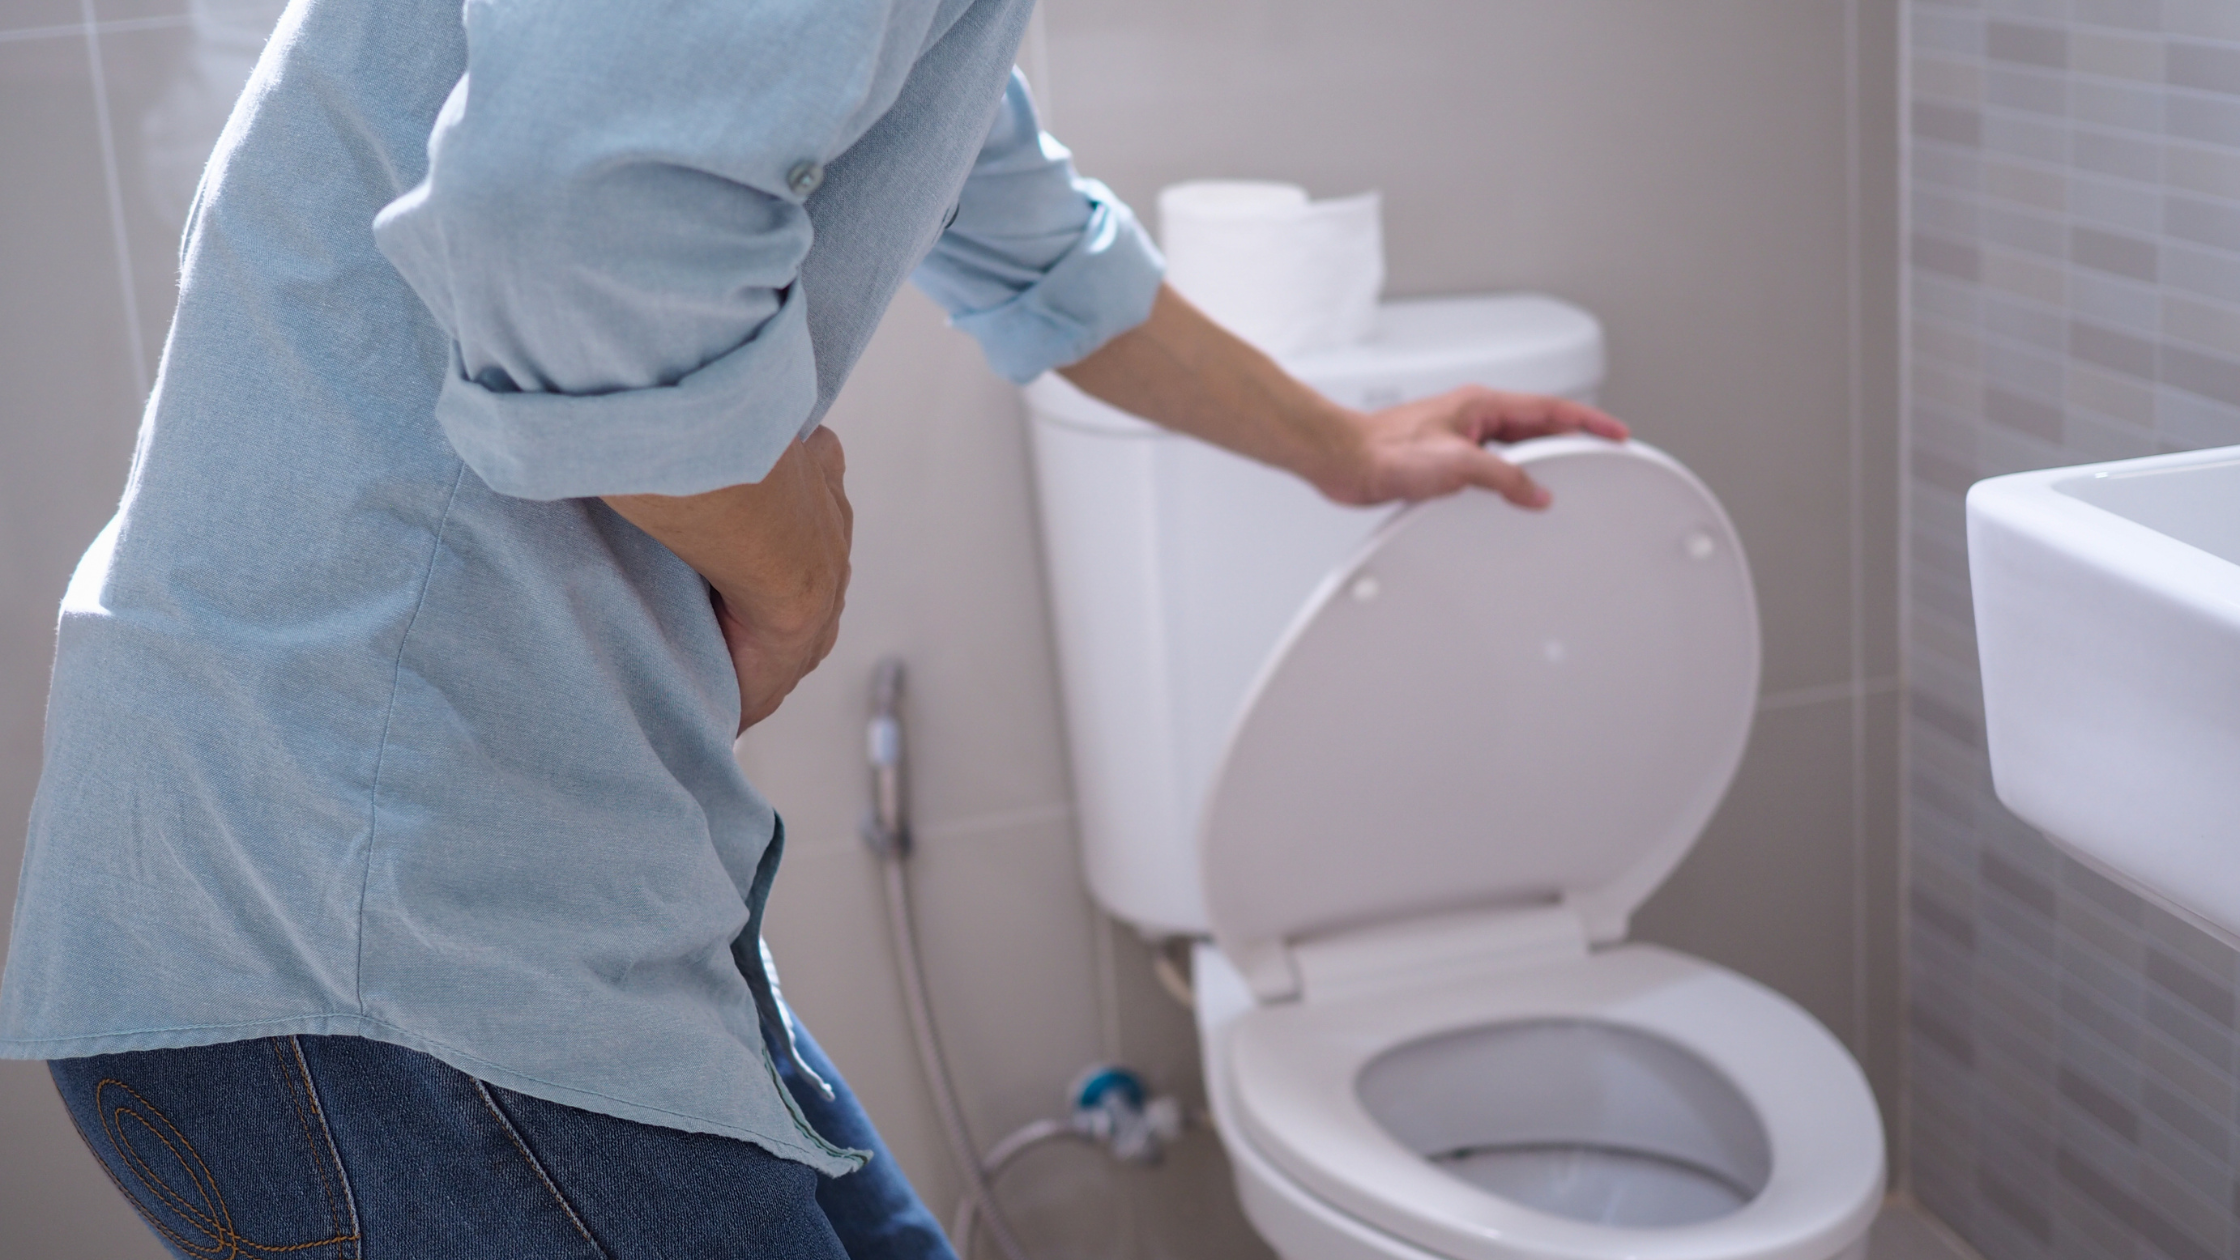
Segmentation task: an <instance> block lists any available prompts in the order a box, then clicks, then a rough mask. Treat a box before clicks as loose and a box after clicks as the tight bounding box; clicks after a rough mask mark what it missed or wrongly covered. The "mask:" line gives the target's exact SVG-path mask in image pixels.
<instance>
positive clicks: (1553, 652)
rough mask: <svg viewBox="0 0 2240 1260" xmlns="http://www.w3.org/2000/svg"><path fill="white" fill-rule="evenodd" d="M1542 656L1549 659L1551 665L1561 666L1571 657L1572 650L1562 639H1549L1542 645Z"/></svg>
mask: <svg viewBox="0 0 2240 1260" xmlns="http://www.w3.org/2000/svg"><path fill="white" fill-rule="evenodd" d="M1540 655H1542V656H1545V657H1547V658H1548V663H1549V664H1550V665H1561V664H1563V662H1564V660H1565V659H1566V658H1568V657H1569V656H1570V655H1571V649H1570V648H1567V647H1565V646H1564V645H1563V640H1561V639H1549V640H1548V641H1547V642H1545V643H1542V644H1541V645H1540Z"/></svg>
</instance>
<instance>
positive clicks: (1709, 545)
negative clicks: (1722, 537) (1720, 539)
mask: <svg viewBox="0 0 2240 1260" xmlns="http://www.w3.org/2000/svg"><path fill="white" fill-rule="evenodd" d="M1680 545H1681V546H1682V547H1684V548H1686V549H1687V552H1688V558H1689V559H1690V560H1709V559H1710V558H1711V553H1712V552H1714V551H1717V550H1718V549H1719V544H1717V543H1715V542H1713V541H1711V535H1709V534H1707V533H1704V532H1703V531H1702V530H1700V529H1699V530H1696V531H1694V532H1692V533H1690V534H1689V535H1688V536H1687V538H1685V539H1684V540H1682V541H1681V543H1680Z"/></svg>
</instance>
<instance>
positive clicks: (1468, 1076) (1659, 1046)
mask: <svg viewBox="0 0 2240 1260" xmlns="http://www.w3.org/2000/svg"><path fill="white" fill-rule="evenodd" d="M1355 1087H1356V1089H1357V1091H1358V1093H1359V1095H1360V1098H1361V1101H1362V1103H1363V1105H1364V1106H1365V1107H1366V1108H1367V1110H1368V1112H1369V1114H1370V1115H1371V1116H1372V1117H1374V1118H1375V1119H1376V1120H1377V1122H1378V1123H1379V1124H1381V1125H1383V1126H1384V1128H1385V1131H1386V1132H1388V1133H1390V1134H1391V1135H1392V1136H1393V1137H1395V1138H1397V1139H1399V1140H1400V1142H1401V1143H1402V1144H1403V1145H1405V1146H1407V1147H1408V1148H1409V1149H1410V1150H1412V1151H1414V1152H1416V1153H1417V1154H1418V1155H1420V1156H1422V1157H1423V1158H1424V1159H1425V1160H1426V1161H1428V1162H1429V1163H1431V1164H1432V1165H1434V1166H1435V1167H1437V1168H1439V1169H1440V1170H1441V1171H1443V1172H1446V1173H1448V1174H1449V1175H1451V1176H1454V1177H1457V1178H1460V1179H1461V1180H1463V1181H1467V1182H1469V1183H1470V1184H1472V1185H1474V1186H1477V1187H1478V1188H1480V1189H1482V1190H1486V1191H1489V1192H1491V1193H1494V1194H1498V1195H1500V1196H1501V1197H1503V1198H1505V1199H1508V1200H1510V1201H1512V1202H1515V1203H1520V1204H1523V1205H1524V1206H1526V1207H1530V1208H1535V1209H1537V1210H1539V1211H1543V1212H1547V1213H1550V1214H1552V1215H1556V1216H1563V1217H1568V1218H1570V1219H1573V1220H1581V1221H1592V1222H1595V1223H1597V1224H1605V1225H1622V1226H1632V1227H1637V1228H1665V1227H1671V1226H1677V1225H1687V1224H1693V1223H1696V1222H1698V1221H1707V1220H1712V1219H1715V1218H1717V1217H1721V1216H1725V1215H1727V1214H1728V1213H1730V1212H1733V1211H1735V1210H1736V1209H1738V1208H1740V1207H1742V1206H1743V1205H1744V1204H1746V1203H1748V1202H1749V1201H1750V1200H1751V1199H1752V1198H1753V1197H1755V1196H1756V1195H1757V1193H1758V1191H1760V1190H1762V1189H1764V1188H1765V1184H1766V1180H1767V1177H1768V1175H1769V1174H1770V1172H1771V1156H1770V1151H1769V1150H1768V1147H1767V1144H1766V1137H1765V1129H1764V1126H1763V1125H1762V1124H1761V1123H1760V1122H1759V1120H1758V1117H1757V1115H1756V1113H1755V1112H1754V1111H1753V1110H1752V1109H1751V1107H1750V1104H1749V1103H1748V1101H1746V1100H1745V1099H1744V1098H1743V1097H1742V1095H1741V1093H1740V1092H1739V1091H1738V1090H1737V1089H1736V1088H1735V1087H1734V1085H1733V1084H1732V1083H1731V1082H1729V1081H1728V1080H1726V1079H1725V1078H1724V1077H1722V1076H1721V1075H1719V1073H1718V1072H1717V1071H1715V1070H1713V1069H1712V1068H1711V1067H1710V1066H1709V1065H1708V1064H1706V1063H1704V1062H1703V1061H1701V1060H1699V1059H1697V1058H1696V1057H1695V1056H1694V1055H1692V1054H1689V1053H1688V1052H1687V1051H1685V1050H1683V1049H1681V1048H1680V1047H1678V1046H1676V1045H1674V1044H1672V1043H1671V1042H1669V1041H1666V1040H1664V1039H1662V1038H1660V1037H1656V1036H1652V1035H1650V1034H1649V1033H1647V1032H1644V1031H1641V1030H1639V1029H1634V1028H1627V1027H1623V1026H1620V1025H1617V1024H1609V1023H1601V1022H1597V1021H1592V1020H1576V1019H1571V1020H1531V1021H1524V1022H1519V1023H1505V1024H1493V1025H1486V1026H1481V1027H1476V1028H1465V1029H1459V1030H1456V1031H1452V1032H1447V1033H1443V1034H1440V1035H1438V1036H1435V1037H1428V1038H1425V1039H1423V1040H1421V1041H1415V1042H1411V1043H1408V1044H1406V1045H1402V1046H1399V1047H1396V1048H1394V1049H1392V1050H1390V1051H1387V1052H1386V1053H1384V1054H1383V1055H1381V1056H1379V1057H1378V1058H1376V1059H1374V1060H1372V1061H1371V1062H1370V1063H1369V1064H1368V1066H1367V1067H1365V1068H1364V1069H1363V1070H1362V1072H1361V1075H1360V1077H1359V1078H1358V1080H1357V1081H1356V1082H1355Z"/></svg>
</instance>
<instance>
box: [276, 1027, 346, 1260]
mask: <svg viewBox="0 0 2240 1260" xmlns="http://www.w3.org/2000/svg"><path fill="white" fill-rule="evenodd" d="M288 1048H289V1049H291V1050H293V1051H295V1056H296V1071H297V1072H298V1073H299V1074H300V1075H301V1076H302V1077H303V1100H304V1102H306V1103H308V1104H310V1106H311V1118H312V1119H314V1120H316V1121H318V1122H319V1136H320V1137H321V1138H324V1139H325V1140H326V1144H327V1158H328V1159H330V1160H333V1161H334V1178H335V1180H336V1181H338V1182H340V1183H342V1210H343V1211H345V1212H348V1213H349V1214H350V1233H349V1235H348V1236H349V1238H350V1240H351V1241H353V1242H357V1241H361V1240H360V1239H359V1237H358V1236H359V1234H360V1233H361V1232H362V1231H361V1230H360V1228H359V1225H358V1198H357V1196H356V1195H354V1194H352V1193H350V1170H349V1169H347V1168H344V1167H343V1166H342V1152H341V1151H339V1150H336V1149H335V1145H334V1130H332V1129H329V1128H328V1127H327V1113H326V1111H325V1109H323V1108H322V1107H320V1106H319V1083H318V1082H317V1081H314V1080H312V1079H311V1064H310V1062H309V1061H308V1060H306V1059H305V1058H304V1057H303V1038H301V1037H296V1036H290V1037H289V1038H288ZM335 1227H336V1228H337V1229H340V1228H341V1222H339V1221H337V1222H336V1223H335ZM336 1260H349V1258H348V1257H344V1256H342V1255H340V1253H339V1252H338V1253H337V1257H336Z"/></svg>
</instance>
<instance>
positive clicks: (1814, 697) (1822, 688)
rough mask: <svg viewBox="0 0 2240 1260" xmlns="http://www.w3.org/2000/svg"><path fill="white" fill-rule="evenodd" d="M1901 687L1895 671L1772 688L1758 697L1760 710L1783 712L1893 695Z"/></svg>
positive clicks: (1761, 711) (1763, 711) (1762, 711)
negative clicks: (1873, 675)
mask: <svg viewBox="0 0 2240 1260" xmlns="http://www.w3.org/2000/svg"><path fill="white" fill-rule="evenodd" d="M1897 689H1898V679H1897V676H1896V675H1895V674H1892V675H1886V676H1884V677H1881V678H1865V679H1861V680H1859V681H1858V682H1836V683H1820V684H1818V685H1816V686H1810V687H1789V688H1785V689H1783V690H1781V691H1768V692H1766V693H1764V694H1762V695H1760V696H1759V697H1758V704H1757V712H1759V713H1779V712H1781V711H1782V710H1784V709H1802V708H1805V707H1807V706H1809V705H1815V704H1832V703H1835V702H1836V701H1839V700H1841V701H1850V700H1858V701H1865V700H1868V699H1871V698H1873V697H1875V696H1884V695H1889V694H1890V693H1892V692H1894V691H1896V690H1897Z"/></svg>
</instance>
